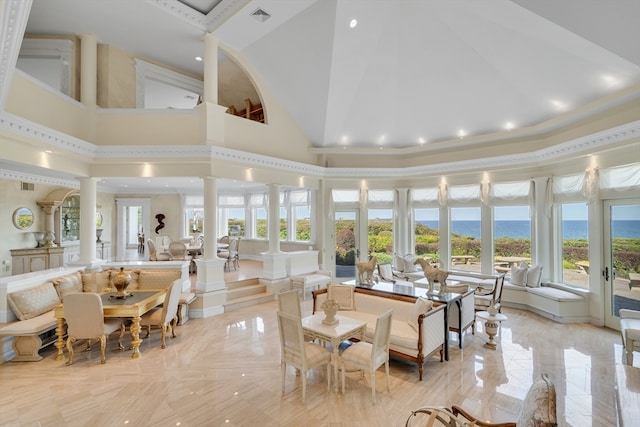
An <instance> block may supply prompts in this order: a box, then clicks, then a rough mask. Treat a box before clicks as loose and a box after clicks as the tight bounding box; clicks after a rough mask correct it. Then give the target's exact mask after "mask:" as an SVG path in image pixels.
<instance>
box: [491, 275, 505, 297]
mask: <svg viewBox="0 0 640 427" xmlns="http://www.w3.org/2000/svg"><path fill="white" fill-rule="evenodd" d="M504 276H505V275H504V274H501V275H500V276H499V277H498V280H497V281H496V292H495V294H494V295H493V302H494V304H501V303H502V289H503V288H504Z"/></svg>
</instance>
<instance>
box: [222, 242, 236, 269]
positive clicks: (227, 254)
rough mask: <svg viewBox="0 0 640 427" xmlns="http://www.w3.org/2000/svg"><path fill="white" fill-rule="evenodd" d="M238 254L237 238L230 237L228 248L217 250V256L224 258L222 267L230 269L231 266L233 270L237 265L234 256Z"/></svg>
mask: <svg viewBox="0 0 640 427" xmlns="http://www.w3.org/2000/svg"><path fill="white" fill-rule="evenodd" d="M237 256H238V239H231V240H230V241H229V249H228V250H224V251H220V252H218V258H222V259H224V260H225V263H224V269H225V270H226V271H231V267H233V269H234V270H235V269H236V268H237V266H238V263H237V262H236V257H237Z"/></svg>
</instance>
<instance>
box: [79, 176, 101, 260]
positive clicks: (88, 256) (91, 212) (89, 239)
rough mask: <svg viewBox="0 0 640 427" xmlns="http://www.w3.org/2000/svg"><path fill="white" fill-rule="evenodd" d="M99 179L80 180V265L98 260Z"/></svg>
mask: <svg viewBox="0 0 640 427" xmlns="http://www.w3.org/2000/svg"><path fill="white" fill-rule="evenodd" d="M97 182H98V179H97V178H80V261H79V262H80V264H85V265H89V264H91V263H92V262H94V261H95V260H96V200H97V196H96V188H97Z"/></svg>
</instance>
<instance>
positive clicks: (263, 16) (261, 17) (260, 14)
mask: <svg viewBox="0 0 640 427" xmlns="http://www.w3.org/2000/svg"><path fill="white" fill-rule="evenodd" d="M251 16H253V17H254V18H256V19H257V20H258V21H260V22H264V21H266V20H267V19H269V18H271V15H269V14H268V13H267V12H265V11H264V10H262V9H260V8H257V9H256V10H254V11H253V12H251Z"/></svg>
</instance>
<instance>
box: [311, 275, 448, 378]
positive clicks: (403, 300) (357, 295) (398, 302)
mask: <svg viewBox="0 0 640 427" xmlns="http://www.w3.org/2000/svg"><path fill="white" fill-rule="evenodd" d="M332 286H348V285H332ZM327 292H328V290H327V289H320V290H317V291H313V292H312V294H313V312H314V313H315V312H316V311H319V310H320V307H321V306H322V303H323V302H324V301H326V300H327ZM353 298H354V302H353V309H351V310H343V309H340V310H339V311H338V314H340V315H342V316H347V317H350V318H353V319H357V320H361V321H364V322H366V323H367V329H366V333H365V340H366V341H368V342H373V337H374V335H375V327H376V319H377V318H378V316H380V315H381V314H382V313H384V312H385V311H387V310H389V309H393V315H392V324H391V337H390V345H389V353H390V355H391V356H394V357H398V358H401V359H404V360H408V361H411V362H414V363H416V364H417V365H418V374H419V379H420V381H422V374H423V365H424V363H425V361H426V360H427V359H428V358H429V357H431V356H433V355H435V354H439V355H440V361H441V362H442V361H443V356H444V342H445V336H444V325H445V319H444V315H445V305H444V304H442V305H433V306H432V304H431V301H428V300H424V299H422V298H415V297H410V296H403V295H397V294H396V295H394V294H389V293H385V292H379V291H375V290H372V289H363V288H355V289H354V291H353Z"/></svg>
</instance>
